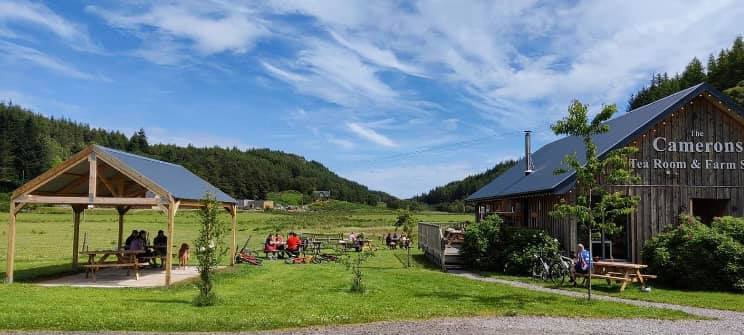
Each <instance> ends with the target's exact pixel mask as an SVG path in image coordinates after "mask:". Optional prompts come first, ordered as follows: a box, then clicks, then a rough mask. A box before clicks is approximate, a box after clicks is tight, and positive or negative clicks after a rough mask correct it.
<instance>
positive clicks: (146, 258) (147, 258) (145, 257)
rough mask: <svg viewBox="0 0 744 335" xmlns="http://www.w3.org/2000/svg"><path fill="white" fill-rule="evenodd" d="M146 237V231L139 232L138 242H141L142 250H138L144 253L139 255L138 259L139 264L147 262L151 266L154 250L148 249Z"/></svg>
mask: <svg viewBox="0 0 744 335" xmlns="http://www.w3.org/2000/svg"><path fill="white" fill-rule="evenodd" d="M147 236H148V234H147V231H145V230H140V232H139V240H141V241H142V249H140V250H142V251H144V253H141V254H139V257H138V258H139V260H140V261H141V262H147V263H150V264H151V265H152V262H153V256H155V250H154V249H152V248H148V245H149V243H148V241H147Z"/></svg>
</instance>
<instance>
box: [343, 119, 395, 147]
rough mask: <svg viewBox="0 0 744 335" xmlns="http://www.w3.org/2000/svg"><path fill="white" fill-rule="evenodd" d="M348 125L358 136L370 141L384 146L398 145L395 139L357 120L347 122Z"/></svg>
mask: <svg viewBox="0 0 744 335" xmlns="http://www.w3.org/2000/svg"><path fill="white" fill-rule="evenodd" d="M346 126H347V127H348V128H349V130H351V131H352V132H353V133H354V134H356V135H357V136H359V137H361V138H363V139H365V140H367V141H370V142H372V143H376V144H379V145H381V146H384V147H389V148H395V147H397V146H398V144H397V143H395V141H393V140H391V139H390V138H388V137H386V136H385V135H382V134H380V133H378V132H376V131H374V130H372V129H370V128H367V127H365V126H363V125H361V124H359V123H355V122H349V123H347V124H346Z"/></svg>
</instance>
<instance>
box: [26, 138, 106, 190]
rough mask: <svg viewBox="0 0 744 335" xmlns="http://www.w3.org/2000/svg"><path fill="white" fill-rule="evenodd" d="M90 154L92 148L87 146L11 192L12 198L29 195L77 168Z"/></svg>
mask: <svg viewBox="0 0 744 335" xmlns="http://www.w3.org/2000/svg"><path fill="white" fill-rule="evenodd" d="M91 152H92V146H88V147H87V148H85V149H83V150H82V151H80V152H78V153H77V154H74V155H73V156H72V157H70V158H69V159H68V160H66V161H65V162H63V163H62V164H60V165H58V166H56V167H54V168H52V169H51V170H48V171H46V172H44V173H42V174H41V175H39V176H38V177H36V178H34V179H32V180H31V181H29V182H27V183H26V184H24V185H22V186H21V187H19V188H18V189H16V190H15V191H13V195H12V198H17V197H18V196H20V195H25V194H29V193H31V192H33V191H35V190H36V189H38V188H39V187H41V186H42V185H44V183H45V182H46V181H49V180H52V179H54V178H56V177H58V176H59V175H61V174H63V173H65V172H67V171H69V170H70V169H72V168H74V167H75V166H77V165H78V164H79V163H81V162H84V161H85V158H86V157H87V156H88V154H90V153H91Z"/></svg>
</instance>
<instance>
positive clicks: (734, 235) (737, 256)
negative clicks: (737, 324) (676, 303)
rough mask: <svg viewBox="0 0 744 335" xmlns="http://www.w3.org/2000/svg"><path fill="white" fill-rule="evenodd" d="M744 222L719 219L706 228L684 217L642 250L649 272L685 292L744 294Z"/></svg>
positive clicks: (739, 219)
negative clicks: (734, 292) (713, 291)
mask: <svg viewBox="0 0 744 335" xmlns="http://www.w3.org/2000/svg"><path fill="white" fill-rule="evenodd" d="M742 233H744V219H742V218H733V217H724V218H717V219H716V220H714V222H713V223H712V224H711V225H710V226H707V225H705V224H702V223H701V222H700V221H698V220H697V219H694V218H691V217H688V216H681V217H680V225H679V226H677V227H673V228H671V229H669V230H667V231H665V232H663V233H661V234H658V235H656V236H655V237H653V238H652V239H650V240H649V241H648V242H646V245H645V246H644V248H643V259H644V261H645V262H646V263H648V266H649V272H650V273H653V274H656V275H658V276H659V278H658V280H659V281H660V282H662V283H665V284H668V285H671V286H674V287H678V288H685V289H701V290H732V291H744V244H743V243H742V236H744V235H743V234H742Z"/></svg>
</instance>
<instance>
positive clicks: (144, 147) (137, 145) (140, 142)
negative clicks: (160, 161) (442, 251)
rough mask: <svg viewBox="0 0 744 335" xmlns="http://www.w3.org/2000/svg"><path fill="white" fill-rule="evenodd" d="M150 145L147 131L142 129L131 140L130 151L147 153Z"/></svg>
mask: <svg viewBox="0 0 744 335" xmlns="http://www.w3.org/2000/svg"><path fill="white" fill-rule="evenodd" d="M149 147H150V145H149V144H148V143H147V135H146V134H145V130H144V129H142V128H140V130H138V131H137V132H136V133H134V134H133V135H132V137H131V138H129V147H128V148H127V149H128V150H129V151H132V152H137V153H147V152H148V149H149Z"/></svg>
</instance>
